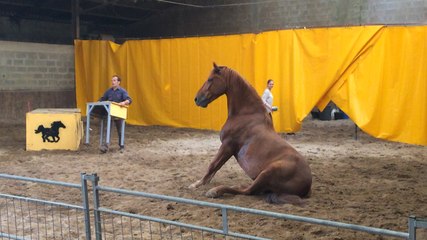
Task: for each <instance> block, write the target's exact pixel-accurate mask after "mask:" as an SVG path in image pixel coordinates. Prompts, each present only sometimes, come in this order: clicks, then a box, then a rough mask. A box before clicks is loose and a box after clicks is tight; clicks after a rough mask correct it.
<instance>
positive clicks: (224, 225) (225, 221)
mask: <svg viewBox="0 0 427 240" xmlns="http://www.w3.org/2000/svg"><path fill="white" fill-rule="evenodd" d="M221 214H222V232H223V233H224V234H228V216H227V209H226V208H221Z"/></svg>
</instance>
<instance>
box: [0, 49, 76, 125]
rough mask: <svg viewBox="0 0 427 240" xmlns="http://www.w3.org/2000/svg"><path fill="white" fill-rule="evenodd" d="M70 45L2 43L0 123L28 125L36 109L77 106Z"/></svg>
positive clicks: (72, 51) (0, 60) (72, 50)
mask: <svg viewBox="0 0 427 240" xmlns="http://www.w3.org/2000/svg"><path fill="white" fill-rule="evenodd" d="M74 85H75V83H74V48H73V46H71V45H56V44H40V43H23V42H10V41H0V109H2V114H1V115H0V122H15V123H23V122H25V113H26V112H28V111H31V110H33V109H36V108H70V107H74V106H75V90H74V89H75V86H74Z"/></svg>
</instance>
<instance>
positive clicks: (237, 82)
mask: <svg viewBox="0 0 427 240" xmlns="http://www.w3.org/2000/svg"><path fill="white" fill-rule="evenodd" d="M223 68H224V69H223V73H224V77H225V79H227V87H228V88H230V87H237V88H238V89H241V90H245V91H246V94H249V95H250V96H253V97H255V98H257V99H259V102H260V103H262V100H261V97H260V96H259V95H258V93H257V91H256V90H255V88H254V87H253V86H252V85H251V84H249V82H248V81H247V80H246V79H244V78H243V77H242V76H241V75H240V74H239V73H238V72H236V71H235V70H233V69H231V68H229V67H225V66H224V67H223ZM230 81H233V83H231V82H230Z"/></svg>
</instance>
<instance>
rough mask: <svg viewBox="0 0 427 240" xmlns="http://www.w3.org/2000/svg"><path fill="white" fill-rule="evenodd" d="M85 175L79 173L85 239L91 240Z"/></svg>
mask: <svg viewBox="0 0 427 240" xmlns="http://www.w3.org/2000/svg"><path fill="white" fill-rule="evenodd" d="M85 176H86V173H80V180H81V184H82V188H81V191H82V199H83V209H84V216H85V231H86V240H91V232H90V212H89V201H88V191H87V181H86V178H85Z"/></svg>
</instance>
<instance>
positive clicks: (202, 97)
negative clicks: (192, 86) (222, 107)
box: [194, 63, 227, 107]
mask: <svg viewBox="0 0 427 240" xmlns="http://www.w3.org/2000/svg"><path fill="white" fill-rule="evenodd" d="M213 66H214V69H213V70H212V72H211V74H210V75H209V77H208V80H206V82H205V83H204V84H203V86H202V87H201V88H200V89H199V91H198V92H197V94H196V97H195V98H194V101H195V102H196V105H197V106H199V107H207V106H208V104H209V103H211V102H212V101H213V100H215V99H217V98H218V97H219V96H221V95H223V94H224V93H225V91H226V90H227V83H226V80H225V78H224V72H223V69H224V67H218V66H217V65H216V64H215V63H213Z"/></svg>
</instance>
